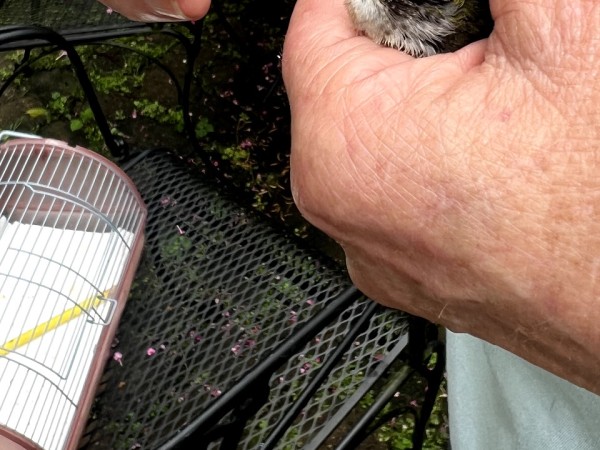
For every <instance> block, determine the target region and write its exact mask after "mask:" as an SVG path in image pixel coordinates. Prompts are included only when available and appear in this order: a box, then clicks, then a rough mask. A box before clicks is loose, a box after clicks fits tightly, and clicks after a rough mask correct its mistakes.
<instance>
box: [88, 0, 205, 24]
mask: <svg viewBox="0 0 600 450" xmlns="http://www.w3.org/2000/svg"><path fill="white" fill-rule="evenodd" d="M100 1H101V2H102V3H104V4H105V5H106V6H108V7H110V8H112V9H113V10H114V11H117V12H118V13H119V14H122V15H124V16H125V17H127V18H128V19H130V20H135V21H139V22H179V21H188V20H198V19H200V18H202V17H203V16H204V15H206V13H207V11H208V8H209V7H210V0H137V1H133V0H130V1H128V2H123V1H122V0H100Z"/></svg>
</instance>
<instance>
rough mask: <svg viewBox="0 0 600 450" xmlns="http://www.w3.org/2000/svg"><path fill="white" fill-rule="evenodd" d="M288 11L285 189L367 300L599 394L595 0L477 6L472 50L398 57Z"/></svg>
mask: <svg viewBox="0 0 600 450" xmlns="http://www.w3.org/2000/svg"><path fill="white" fill-rule="evenodd" d="M343 3H344V0H298V2H297V4H296V10H295V11H294V15H293V18H292V21H291V24H290V28H289V31H288V35H287V39H286V44H285V49H284V77H285V82H286V87H287V89H288V94H289V98H290V103H291V108H292V186H293V193H294V197H295V200H296V202H297V204H298V206H299V208H300V209H301V211H302V212H303V213H304V214H305V216H306V217H307V218H308V219H309V220H310V221H311V222H313V223H314V224H315V225H316V226H318V227H319V228H321V229H323V230H324V231H325V232H327V233H328V234H329V235H331V236H332V237H333V238H335V239H336V240H337V241H339V242H340V243H341V244H342V246H343V247H344V249H345V252H346V257H347V265H348V269H349V271H350V274H351V276H352V278H353V280H354V281H355V283H356V284H357V286H358V287H359V288H360V289H362V290H363V291H364V292H365V293H366V294H368V295H370V296H371V297H372V298H374V299H376V300H377V301H379V302H381V303H383V304H386V305H389V306H392V307H395V308H399V309H402V310H406V311H408V312H411V313H413V314H417V315H420V316H423V317H426V318H428V319H430V320H432V321H435V322H438V323H441V324H443V325H445V326H447V327H448V328H450V329H451V330H453V331H457V332H468V333H471V334H473V335H475V336H478V337H480V338H483V339H485V340H487V341H490V342H492V343H495V344H497V345H500V346H502V347H504V348H506V349H508V350H510V351H512V352H514V353H516V354H518V355H520V356H522V357H524V358H525V359H527V360H529V361H531V362H533V363H535V364H537V365H539V366H542V367H544V368H546V369H548V370H550V371H552V372H554V373H556V374H558V375H560V376H562V377H564V378H567V379H569V380H571V381H572V382H574V383H576V384H579V385H581V386H584V387H586V388H587V389H589V390H592V391H595V392H596V393H600V378H598V374H599V373H600V283H597V281H598V280H599V277H600V81H598V80H600V73H599V72H600V3H599V2H597V1H596V0H569V1H566V0H492V2H491V8H492V14H493V16H494V19H495V29H494V31H493V33H492V35H491V36H490V38H489V39H487V40H484V41H480V42H477V43H475V44H472V45H470V46H468V47H466V48H464V49H462V50H460V51H458V52H456V53H454V54H445V55H436V56H433V57H430V58H425V59H413V58H411V57H409V56H407V55H404V54H402V53H400V52H398V51H395V50H391V49H387V48H381V47H378V46H376V45H375V44H373V43H371V42H370V41H369V40H368V39H367V38H364V37H360V36H357V35H356V33H355V31H354V30H353V29H352V26H351V23H350V20H349V18H348V16H347V14H346V11H345V9H344V5H343Z"/></svg>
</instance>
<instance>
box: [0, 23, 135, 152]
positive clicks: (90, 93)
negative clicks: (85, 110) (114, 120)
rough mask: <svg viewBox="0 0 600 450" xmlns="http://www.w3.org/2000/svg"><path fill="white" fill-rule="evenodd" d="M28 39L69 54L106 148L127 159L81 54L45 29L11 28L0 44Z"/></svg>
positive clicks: (2, 33)
mask: <svg viewBox="0 0 600 450" xmlns="http://www.w3.org/2000/svg"><path fill="white" fill-rule="evenodd" d="M26 39H39V40H42V41H45V42H48V43H49V44H51V45H54V46H56V47H57V48H60V49H62V50H64V51H65V52H66V53H67V56H68V57H69V60H70V62H71V64H72V66H73V70H74V71H75V75H76V76H77V79H78V80H79V84H80V85H81V88H82V89H83V92H84V93H85V96H86V98H87V101H88V103H89V105H90V109H91V110H92V113H93V114H94V118H95V120H96V124H97V125H98V128H99V130H100V133H101V134H102V137H103V138H104V141H105V143H106V146H107V147H108V149H109V151H110V153H111V154H112V155H113V156H115V157H123V156H125V157H126V156H127V153H128V151H127V147H126V144H125V142H124V141H123V140H122V139H121V138H119V137H116V136H113V134H112V133H111V131H110V126H109V125H108V121H107V120H106V116H105V115H104V112H103V111H102V107H101V106H100V102H99V101H98V97H97V96H96V92H95V90H94V87H93V85H92V83H91V81H90V79H89V77H88V75H87V72H86V70H85V67H84V65H83V62H82V61H81V58H80V57H79V53H77V51H76V50H75V48H74V47H73V46H72V45H71V44H70V43H69V42H68V41H67V40H66V39H64V38H63V37H62V36H61V35H60V34H58V33H56V32H55V31H53V30H51V29H49V28H45V27H40V26H28V27H10V28H5V29H3V30H1V31H0V42H15V41H20V40H26ZM2 88H3V90H4V89H6V87H5V86H3V87H2Z"/></svg>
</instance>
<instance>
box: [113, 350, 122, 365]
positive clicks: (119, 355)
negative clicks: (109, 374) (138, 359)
mask: <svg viewBox="0 0 600 450" xmlns="http://www.w3.org/2000/svg"><path fill="white" fill-rule="evenodd" d="M113 359H114V360H115V361H116V362H118V363H119V364H120V365H123V353H121V352H114V353H113Z"/></svg>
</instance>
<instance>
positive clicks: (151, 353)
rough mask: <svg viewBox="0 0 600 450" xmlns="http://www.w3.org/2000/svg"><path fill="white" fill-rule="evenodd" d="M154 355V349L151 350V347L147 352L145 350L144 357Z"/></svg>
mask: <svg viewBox="0 0 600 450" xmlns="http://www.w3.org/2000/svg"><path fill="white" fill-rule="evenodd" d="M155 353H156V349H154V348H152V347H148V350H146V355H148V356H152V355H154V354H155Z"/></svg>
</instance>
